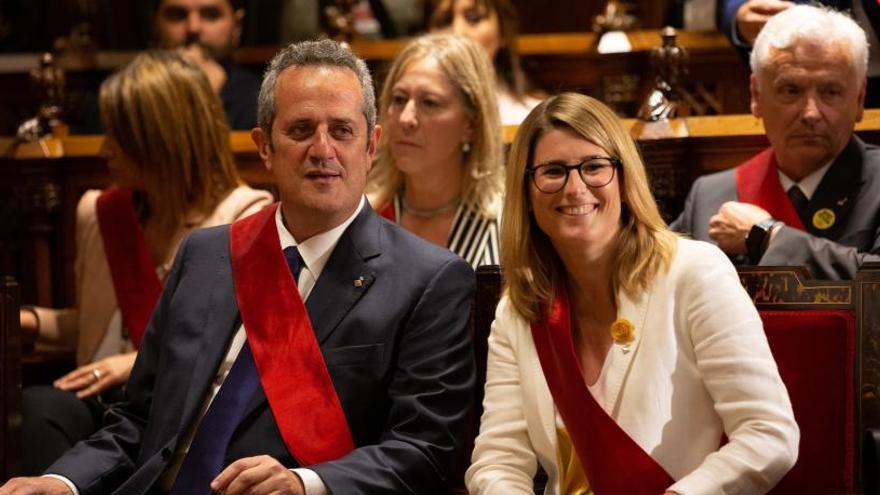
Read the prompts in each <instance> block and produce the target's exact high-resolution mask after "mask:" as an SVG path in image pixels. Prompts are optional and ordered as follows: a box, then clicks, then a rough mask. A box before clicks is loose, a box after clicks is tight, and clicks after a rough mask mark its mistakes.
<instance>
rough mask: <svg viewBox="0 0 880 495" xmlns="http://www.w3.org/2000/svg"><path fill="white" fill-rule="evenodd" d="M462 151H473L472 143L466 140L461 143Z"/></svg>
mask: <svg viewBox="0 0 880 495" xmlns="http://www.w3.org/2000/svg"><path fill="white" fill-rule="evenodd" d="M461 152H462V153H470V152H471V143H469V142H467V141H465V142H463V143H461Z"/></svg>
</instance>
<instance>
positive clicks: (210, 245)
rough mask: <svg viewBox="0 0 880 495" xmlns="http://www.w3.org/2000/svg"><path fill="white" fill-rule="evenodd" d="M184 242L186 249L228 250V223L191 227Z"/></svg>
mask: <svg viewBox="0 0 880 495" xmlns="http://www.w3.org/2000/svg"><path fill="white" fill-rule="evenodd" d="M184 242H185V243H186V245H187V249H188V250H197V251H202V250H209V251H215V250H223V251H228V248H229V224H223V225H214V226H211V227H201V228H197V229H193V230H192V231H191V232H190V233H189V235H187V237H186V240H185V241H184Z"/></svg>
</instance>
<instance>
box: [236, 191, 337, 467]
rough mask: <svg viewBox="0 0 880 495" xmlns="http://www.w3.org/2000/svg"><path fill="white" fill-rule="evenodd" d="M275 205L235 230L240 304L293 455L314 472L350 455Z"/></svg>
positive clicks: (271, 401)
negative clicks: (314, 467) (277, 222)
mask: <svg viewBox="0 0 880 495" xmlns="http://www.w3.org/2000/svg"><path fill="white" fill-rule="evenodd" d="M277 208H278V205H277V203H276V204H275V205H272V206H270V207H267V208H263V210H262V211H260V212H258V213H256V214H254V215H251V216H249V217H246V218H244V219H242V220H239V221H237V222H235V223H233V224H232V225H231V226H230V228H229V250H230V253H231V259H232V275H233V281H234V284H235V297H236V300H237V301H238V308H239V311H240V312H241V320H242V322H243V323H244V328H245V332H246V333H247V341H248V343H249V344H250V347H251V351H252V353H253V355H254V362H255V363H256V365H257V372H258V373H259V375H260V383H261V384H262V386H263V391H264V392H265V393H266V398H267V399H268V400H269V407H270V408H271V409H272V414H273V415H274V417H275V422H276V423H277V424H278V429H279V430H280V431H281V437H282V438H283V439H284V444H285V445H286V446H287V449H288V450H289V451H290V453H291V455H293V456H294V458H296V460H297V461H298V462H299V463H300V465H302V466H309V465H312V464H318V463H321V462H326V461H330V460H334V459H338V458H340V457H342V456H344V455H345V454H348V453H349V452H351V451H352V450H353V449H354V441H353V440H352V438H351V432H350V430H349V428H348V422H346V420H345V413H344V412H343V411H342V405H341V403H340V402H339V397H338V396H337V395H336V389H335V388H334V387H333V382H332V381H331V380H330V374H329V373H328V371H327V366H326V365H325V364H324V357H323V356H322V355H321V349H320V348H318V341H317V340H316V339H315V332H314V331H313V330H312V324H311V322H310V321H309V315H308V313H307V312H306V308H305V306H304V305H303V301H302V298H301V297H300V294H299V289H297V286H296V282H295V281H294V280H293V276H292V275H291V274H290V269H289V268H288V266H287V262H286V261H285V259H284V254H283V253H282V251H281V247H280V246H281V241H280V240H279V239H278V229H277V228H276V227H275V210H276V209H277Z"/></svg>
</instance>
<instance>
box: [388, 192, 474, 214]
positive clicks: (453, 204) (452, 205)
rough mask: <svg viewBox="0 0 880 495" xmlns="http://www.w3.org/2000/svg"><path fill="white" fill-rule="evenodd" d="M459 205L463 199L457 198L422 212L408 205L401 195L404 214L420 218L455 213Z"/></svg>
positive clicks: (401, 206) (401, 207)
mask: <svg viewBox="0 0 880 495" xmlns="http://www.w3.org/2000/svg"><path fill="white" fill-rule="evenodd" d="M459 204H461V198H460V197H458V196H456V197H454V198H452V201H450V202H448V203H446V204H445V205H443V206H439V207H437V208H431V209H426V210H422V209H419V208H413V207H412V206H409V205H408V204H406V199H404V197H403V195H402V194H401V195H400V209H401V210H403V212H404V213H407V214H409V215H412V216H414V217H418V218H434V217H436V216H438V215H442V214H444V213H449V212H450V211H454V210H455V209H457V208H458V205H459Z"/></svg>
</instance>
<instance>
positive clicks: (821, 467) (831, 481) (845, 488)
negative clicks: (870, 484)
mask: <svg viewBox="0 0 880 495" xmlns="http://www.w3.org/2000/svg"><path fill="white" fill-rule="evenodd" d="M761 319H762V320H763V321H764V330H765V331H766V332H767V340H768V341H769V343H770V349H771V351H772V352H773V357H774V358H775V359H776V363H777V365H778V366H779V374H780V375H781V376H782V381H783V382H785V386H786V388H787V389H788V394H789V397H791V404H792V408H793V409H794V415H795V419H796V420H797V423H798V426H799V427H800V431H801V441H800V449H799V452H798V460H797V463H796V464H795V465H794V467H793V468H792V469H791V471H789V472H788V474H787V475H786V476H785V477H784V478H783V479H782V481H780V483H779V484H778V485H777V486H776V488H775V489H774V490H773V491H772V493H774V494H802V493H853V491H854V490H855V484H856V482H855V472H856V471H855V463H856V460H855V452H856V447H855V445H856V442H857V439H856V425H855V418H856V416H855V404H856V401H855V388H854V387H855V385H854V378H855V348H856V335H855V320H854V318H853V314H852V311H850V310H845V309H836V310H834V309H832V310H821V309H820V310H791V311H786V310H770V311H761Z"/></svg>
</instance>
